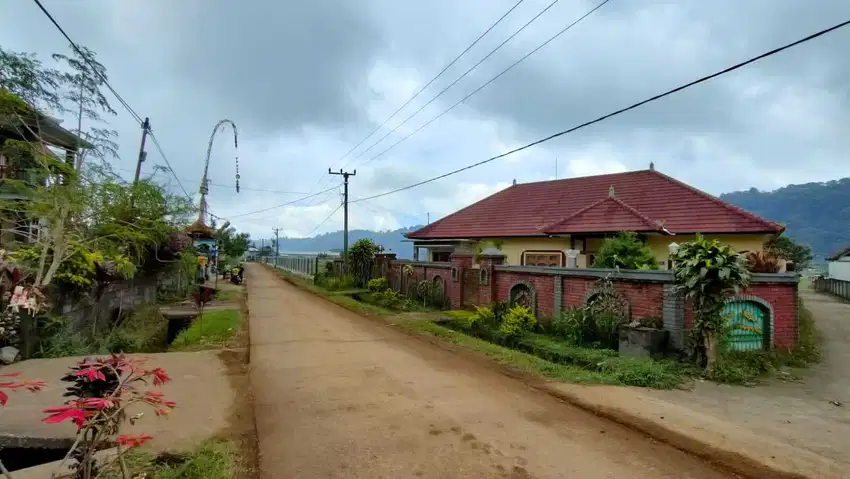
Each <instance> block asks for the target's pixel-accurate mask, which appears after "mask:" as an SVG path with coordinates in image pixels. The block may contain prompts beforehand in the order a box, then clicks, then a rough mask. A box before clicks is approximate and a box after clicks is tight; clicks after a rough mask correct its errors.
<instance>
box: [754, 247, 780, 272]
mask: <svg viewBox="0 0 850 479" xmlns="http://www.w3.org/2000/svg"><path fill="white" fill-rule="evenodd" d="M746 262H747V270H749V271H750V272H752V273H776V272H778V271H779V258H777V257H776V256H774V255H773V254H772V253H771V252H764V253H760V252H758V251H752V252H750V253H747V256H746Z"/></svg>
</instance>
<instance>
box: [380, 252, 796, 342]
mask: <svg viewBox="0 0 850 479" xmlns="http://www.w3.org/2000/svg"><path fill="white" fill-rule="evenodd" d="M485 253H486V252H485ZM471 260H472V256H471V255H470V254H468V253H467V252H459V253H455V254H454V255H452V262H451V263H426V262H411V261H396V260H392V259H390V262H391V266H390V268H389V271H390V273H389V280H390V284H391V285H392V287H393V288H394V289H396V290H398V291H401V292H405V289H404V288H405V287H406V285H407V284H409V283H410V282H411V281H413V282H414V284H415V282H418V281H422V280H423V279H428V280H431V281H433V280H434V278H435V277H436V276H440V277H441V278H442V281H443V282H444V283H443V284H444V285H445V292H446V296H447V297H448V298H449V301H448V302H449V305H450V307H451V308H454V309H459V308H469V307H472V306H473V304H469V298H477V301H476V303H477V304H481V305H486V304H491V303H493V302H495V301H510V300H511V291H512V289H514V288H515V287H518V285H521V286H522V287H524V288H528V289H530V290H531V291H532V297H533V298H534V300H533V303H534V310H535V314H536V315H537V316H538V317H539V318H551V317H554V316H557V315H559V314H560V313H561V312H562V311H563V310H564V309H565V308H569V307H573V306H583V305H584V304H586V301H587V300H588V297H589V296H590V295H592V294H593V291H594V288H596V287H597V284H598V281H599V280H600V279H602V278H605V277H608V278H610V279H611V280H612V281H613V283H614V287H615V290H616V291H617V293H619V294H621V295H622V296H623V298H624V299H625V300H626V302H627V303H628V308H629V313H630V314H631V317H632V318H646V317H657V318H661V319H662V320H663V323H664V327H665V329H667V330H669V331H670V340H671V344H672V345H673V346H674V347H676V348H680V349H681V348H684V347H685V344H686V337H687V331H688V329H689V327H690V325H691V324H692V321H693V312H692V309H691V306H690V304H688V302H687V301H685V300H684V299H683V298H682V297H681V296H680V294H679V293H678V292H677V290H676V287H675V284H674V279H673V274H672V272H671V271H666V270H655V271H635V270H620V271H614V270H607V269H597V268H543V267H534V266H508V265H504V264H502V263H503V260H504V257H503V256H500V255H496V254H489V255H488V254H481V255H479V258H478V264H473V263H472V261H471ZM405 265H407V266H408V267H409V270H412V274H411V275H408V276H407V277H405V275H404V274H403V268H404V266H405ZM469 270H473V271H475V274H474V275H471V274H468V271H469ZM470 277H476V278H477V279H478V281H477V283H476V284H474V285H471V284H470V282H469V281H468V279H469V278H470ZM470 287H475V288H478V291H477V294H473V295H470V294H465V293H468V291H466V292H465V291H464V289H465V288H470ZM797 287H798V277H797V276H796V275H795V274H793V273H777V274H753V278H752V283H751V285H750V287H748V288H747V289H746V290H744V291H742V292H741V296H740V297H738V298H736V299H740V300H746V301H754V302H757V303H759V304H761V305H762V306H763V307H764V309H765V310H767V312H768V316H769V321H770V338H769V342H770V344H771V346H772V347H774V348H780V349H789V348H792V347H794V345H795V344H796V343H797V334H798V331H797V324H798V319H799V316H798V295H797Z"/></svg>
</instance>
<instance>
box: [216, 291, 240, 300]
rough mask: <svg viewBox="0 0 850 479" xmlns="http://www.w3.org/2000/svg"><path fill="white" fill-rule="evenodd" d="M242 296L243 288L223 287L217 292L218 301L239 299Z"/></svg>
mask: <svg viewBox="0 0 850 479" xmlns="http://www.w3.org/2000/svg"><path fill="white" fill-rule="evenodd" d="M240 297H242V290H241V289H221V290H219V291H218V292H216V294H215V299H216V300H218V301H237V300H239V298H240Z"/></svg>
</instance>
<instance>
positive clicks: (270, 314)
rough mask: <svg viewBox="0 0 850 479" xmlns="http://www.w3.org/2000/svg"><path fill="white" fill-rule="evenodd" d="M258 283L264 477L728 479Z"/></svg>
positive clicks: (288, 289) (296, 294)
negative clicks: (644, 478)
mask: <svg viewBox="0 0 850 479" xmlns="http://www.w3.org/2000/svg"><path fill="white" fill-rule="evenodd" d="M247 275H248V291H249V296H248V307H249V309H250V317H251V382H252V387H253V389H254V393H255V408H256V420H257V433H258V438H259V450H260V471H261V477H264V478H290V477H300V478H319V477H321V478H325V477H340V478H342V477H345V478H355V477H362V478H403V477H411V478H415V477H428V478H479V477H481V478H483V477H520V478H527V477H537V478H544V477H551V478H564V477H575V478H582V479H593V478H642V477H646V478H650V477H651V478H664V477H669V478H674V477H675V478H720V477H729V476H728V475H727V474H725V473H723V472H718V471H717V470H715V469H713V468H711V467H710V466H709V465H707V464H706V463H704V462H702V461H700V460H698V459H696V458H693V457H691V456H688V455H686V454H684V453H682V452H680V451H678V450H676V449H673V448H672V447H669V446H665V445H662V444H658V443H655V442H653V441H651V440H649V439H647V438H645V437H644V436H641V435H639V434H637V433H635V432H633V431H631V430H628V429H625V428H623V427H622V426H619V425H616V424H613V423H610V422H608V421H605V420H603V419H600V418H598V417H595V416H593V415H591V414H589V413H587V412H585V411H583V410H580V409H577V408H575V407H572V406H568V405H566V404H563V403H561V402H559V401H557V400H555V399H554V398H552V397H550V396H547V395H545V394H542V393H540V392H537V391H534V390H532V389H530V388H529V387H527V386H526V385H524V384H523V383H521V382H519V381H517V380H514V379H511V378H508V377H506V376H504V375H502V374H499V373H498V372H496V371H494V370H491V369H488V368H486V367H483V366H482V365H481V364H479V363H478V362H476V361H473V360H471V359H468V358H465V357H463V356H461V355H455V354H452V353H450V352H447V351H445V350H443V349H440V348H438V347H436V346H433V345H431V344H428V343H426V342H424V341H420V340H417V339H415V338H411V337H408V336H406V335H404V334H403V333H401V332H398V331H395V330H393V329H392V328H389V327H387V326H385V325H381V324H377V323H374V322H372V321H370V320H368V319H365V318H362V317H360V316H358V315H356V314H354V313H351V312H349V311H347V310H344V309H342V308H340V307H338V306H336V305H333V304H331V303H328V302H326V301H324V300H322V299H321V298H318V297H315V296H313V295H311V294H310V293H307V292H303V291H301V290H298V289H296V288H295V287H293V286H291V285H288V284H286V283H284V282H282V281H281V280H279V279H278V278H276V277H275V276H274V274H273V273H272V272H270V271H268V270H265V269H264V268H263V267H262V266H260V265H250V266H249V267H248V269H247Z"/></svg>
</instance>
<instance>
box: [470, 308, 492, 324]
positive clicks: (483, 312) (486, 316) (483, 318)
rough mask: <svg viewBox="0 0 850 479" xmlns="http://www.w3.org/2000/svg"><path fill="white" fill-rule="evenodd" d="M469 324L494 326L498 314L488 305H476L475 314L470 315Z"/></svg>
mask: <svg viewBox="0 0 850 479" xmlns="http://www.w3.org/2000/svg"><path fill="white" fill-rule="evenodd" d="M468 321H469V326H470V327H476V326H485V327H486V326H492V325H494V324H495V323H496V315H494V314H493V310H492V309H490V308H488V307H486V306H476V307H475V314H474V315H472V316H470V317H469V319H468Z"/></svg>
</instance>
